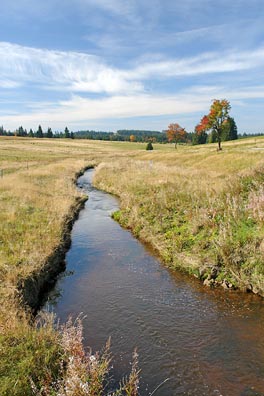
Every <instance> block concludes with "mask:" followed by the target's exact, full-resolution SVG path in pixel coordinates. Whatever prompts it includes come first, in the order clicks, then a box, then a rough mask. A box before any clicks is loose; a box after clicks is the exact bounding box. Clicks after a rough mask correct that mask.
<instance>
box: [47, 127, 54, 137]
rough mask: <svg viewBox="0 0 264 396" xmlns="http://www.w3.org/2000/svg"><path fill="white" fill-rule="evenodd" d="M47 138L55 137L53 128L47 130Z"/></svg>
mask: <svg viewBox="0 0 264 396" xmlns="http://www.w3.org/2000/svg"><path fill="white" fill-rule="evenodd" d="M47 138H53V132H52V129H51V128H48V130H47Z"/></svg>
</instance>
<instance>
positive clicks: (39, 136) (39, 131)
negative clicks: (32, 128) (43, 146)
mask: <svg viewBox="0 0 264 396" xmlns="http://www.w3.org/2000/svg"><path fill="white" fill-rule="evenodd" d="M36 137H37V138H43V131H42V128H41V125H39V127H38V130H37V132H36Z"/></svg>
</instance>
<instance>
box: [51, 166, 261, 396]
mask: <svg viewBox="0 0 264 396" xmlns="http://www.w3.org/2000/svg"><path fill="white" fill-rule="evenodd" d="M92 174H93V171H92V170H89V171H87V172H86V173H85V174H84V175H83V176H81V177H80V178H79V180H78V185H79V187H81V188H83V190H84V191H85V192H87V193H88V195H89V200H88V201H87V202H86V206H85V209H84V210H83V211H82V212H81V214H80V217H79V219H78V220H77V221H76V223H75V225H74V227H73V231H72V246H71V248H70V250H69V252H68V253H67V256H66V261H67V273H68V276H65V275H63V276H62V277H61V278H60V279H59V281H58V282H57V284H56V287H55V289H54V291H53V292H52V293H51V294H50V298H49V302H48V303H47V305H48V306H49V309H52V310H53V311H55V312H56V313H57V315H58V317H59V318H60V321H62V322H63V321H65V320H66V319H67V317H68V316H69V315H72V316H73V317H76V316H77V315H78V314H79V313H80V312H82V313H83V314H84V315H85V319H84V336H85V343H86V344H87V345H90V346H91V347H92V348H93V350H98V349H101V348H102V346H103V345H104V344H105V342H106V341H107V339H108V337H109V336H111V340H112V341H111V345H112V348H111V350H112V353H113V357H114V360H113V365H114V372H113V376H114V378H118V379H120V378H121V376H122V375H124V374H126V373H128V372H129V369H130V360H131V355H132V352H133V350H134V348H135V347H137V349H138V352H139V365H140V368H141V385H140V395H141V396H147V395H149V394H150V393H151V392H152V391H153V390H154V389H155V388H156V387H157V385H159V384H161V383H162V382H163V381H164V380H166V379H167V378H169V380H167V382H165V383H164V384H163V385H162V386H161V387H160V388H159V389H158V390H157V391H156V392H155V396H171V395H181V396H183V395H188V396H202V395H205V396H214V395H215V396H220V395H222V396H263V395H264V305H263V300H261V299H260V298H258V297H256V296H254V295H250V294H248V295H247V294H240V293H235V292H230V291H227V292H226V291H224V290H222V289H219V290H218V289H217V290H208V289H206V288H205V287H203V286H202V285H201V284H200V283H199V282H198V281H196V280H195V279H190V278H189V277H188V276H185V275H182V274H179V273H176V274H175V273H171V272H170V271H169V270H167V269H165V268H163V266H162V265H161V264H160V262H159V261H158V260H157V259H156V258H155V257H154V256H153V254H152V253H151V251H148V249H147V248H146V247H145V246H143V245H142V244H141V243H140V242H139V241H137V240H136V239H135V238H134V237H133V236H132V235H131V233H130V232H128V231H126V230H124V229H122V228H121V227H120V226H119V224H117V223H116V222H115V221H113V220H112V219H111V217H110V214H111V213H112V212H113V211H115V210H117V209H118V201H117V199H116V198H115V197H113V196H111V195H109V194H106V193H104V192H102V191H99V190H97V189H95V188H94V187H93V186H92V184H91V179H92Z"/></svg>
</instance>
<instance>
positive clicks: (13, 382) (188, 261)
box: [0, 138, 264, 395]
mask: <svg viewBox="0 0 264 396" xmlns="http://www.w3.org/2000/svg"><path fill="white" fill-rule="evenodd" d="M263 149H264V139H262V138H258V139H257V140H256V139H246V140H243V141H236V142H229V143H225V144H224V146H223V151H222V152H220V153H217V152H216V149H215V145H206V147H204V146H196V147H187V146H180V147H179V148H178V150H174V147H173V146H170V145H157V144H154V150H153V151H151V152H149V151H146V150H145V145H144V144H138V143H118V142H94V141H93V142H91V141H77V140H60V141H57V140H52V139H51V140H46V139H42V140H41V139H39V140H38V139H23V138H21V139H19V138H1V139H0V154H1V157H0V169H2V170H3V177H2V178H0V191H1V192H0V219H1V221H0V280H1V286H0V300H1V301H0V302H1V307H2V309H1V312H0V354H1V359H0V389H1V390H0V394H1V395H10V394H12V395H27V394H28V395H30V394H39V395H40V394H41V395H49V394H62V395H64V394H65V395H66V394H70V393H66V390H65V389H66V388H65V386H66V385H65V381H66V382H67V378H68V379H69V376H73V377H74V376H77V377H76V378H78V375H77V374H76V372H75V371H74V370H75V369H74V367H71V364H70V360H69V359H70V356H71V355H70V353H69V351H67V348H66V346H65V344H63V341H62V340H63V337H64V336H65V335H66V334H68V336H69V337H70V334H71V335H72V340H73V341H74V340H75V341H76V345H78V347H76V348H77V350H78V351H79V352H78V353H79V355H78V353H77V355H78V356H77V357H78V359H79V358H80V360H78V359H77V360H75V362H77V363H78V362H79V363H78V364H79V366H80V370H81V373H83V375H84V377H85V375H87V373H88V372H89V370H88V369H87V367H88V366H89V365H90V364H91V360H89V359H90V357H91V356H93V357H92V360H93V359H94V356H95V357H96V365H97V363H98V366H96V367H98V373H97V374H98V376H99V377H98V378H99V379H98V384H99V383H100V384H101V385H100V386H101V388H100V386H99V385H98V388H96V386H97V385H96V386H95V385H94V386H95V389H97V390H94V391H92V390H91V389H92V388H91V387H90V388H89V389H88V388H85V386H86V385H83V388H82V389H81V388H80V392H83V393H76V394H77V395H78V394H80V395H81V394H85V395H86V394H88V395H90V394H91V395H98V394H102V392H103V384H104V381H105V376H106V375H107V372H108V368H107V367H108V365H107V364H106V362H108V356H109V355H108V352H107V354H105V353H103V354H102V355H101V357H100V356H99V355H93V354H91V353H90V352H89V353H90V355H89V353H88V355H87V354H86V353H85V352H84V351H82V352H81V348H82V347H81V344H80V342H79V341H80V340H81V324H80V323H79V322H78V323H77V327H76V326H75V327H74V326H72V324H68V325H67V326H68V327H67V326H66V327H64V328H63V329H61V330H60V331H58V330H56V329H54V325H53V323H51V321H50V320H49V319H45V320H43V319H41V325H39V322H38V324H37V326H36V325H35V323H34V321H33V322H32V320H31V315H30V310H27V309H25V306H24V303H23V302H22V300H23V299H24V300H26V302H30V304H31V305H32V303H34V302H32V301H29V300H30V296H32V295H33V296H37V297H34V298H38V292H39V290H38V289H39V288H40V287H41V282H40V281H39V279H40V278H41V277H42V278H43V276H44V275H45V274H46V272H47V271H51V267H50V264H51V263H50V262H49V259H50V257H51V256H52V255H54V251H55V252H56V249H58V247H59V246H62V245H65V234H69V228H68V229H65V223H67V222H69V221H70V219H71V218H73V217H74V208H76V205H78V204H80V201H82V200H84V199H85V197H84V196H82V195H81V194H80V193H79V192H77V189H76V188H75V185H74V180H75V175H76V174H77V173H78V172H79V171H80V170H81V169H83V168H85V167H87V166H94V165H98V166H97V169H96V175H95V184H96V186H97V187H99V188H101V189H104V190H107V191H108V192H111V193H114V194H116V195H118V196H119V197H120V205H121V206H120V211H119V212H117V213H115V214H114V217H115V218H116V219H117V220H118V221H119V222H120V223H121V224H122V225H123V226H125V227H127V228H129V229H131V230H132V231H133V233H134V234H135V235H136V236H137V237H139V238H140V239H142V240H144V241H146V242H148V243H150V244H151V246H152V247H153V248H154V249H155V250H156V251H157V253H158V254H159V255H160V257H161V258H162V260H163V261H164V263H165V265H168V266H170V267H172V268H182V269H184V270H186V271H188V272H190V273H191V274H194V275H195V276H196V277H199V278H201V279H202V280H203V282H204V283H205V284H206V285H208V286H212V285H221V286H223V287H225V288H230V289H231V288H240V289H244V290H252V291H254V292H255V293H258V294H260V295H263V294H264V265H263V256H264V231H263V222H264V215H263V213H264V190H263V181H264V180H263V179H264V160H263ZM66 242H67V241H66ZM67 243H68V242H67ZM67 243H66V245H67ZM65 248H66V247H65ZM47 263H49V265H48V266H47ZM52 263H53V264H54V260H53V261H52ZM58 270H59V268H58ZM55 272H56V271H55ZM29 279H30V280H31V282H29V281H28V280H29ZM32 279H33V281H32ZM44 283H45V279H44ZM25 288H27V289H28V290H27V291H26V292H25ZM21 291H23V293H21ZM22 297H23V299H22ZM69 329H71V330H69ZM77 335H78V337H77ZM87 356H88V357H87ZM81 358H83V359H84V360H82V359H81ZM72 359H73V360H74V359H75V358H72ZM87 359H88V360H87ZM78 364H77V366H78ZM89 367H90V366H89ZM76 369H77V368H76ZM82 370H83V371H82ZM85 370H86V371H85ZM87 370H88V371H87ZM133 370H134V371H133ZM133 370H132V373H131V375H132V377H129V378H130V379H128V382H127V383H128V384H129V381H130V380H131V382H130V385H129V386H130V387H128V388H127V390H126V388H125V384H123V385H122V386H123V388H122V390H119V391H117V392H121V393H119V394H122V392H123V393H124V394H131V395H134V394H136V393H133V392H136V387H137V377H138V375H136V373H137V369H136V368H135V367H134V369H133ZM85 372H86V374H84V373H85ZM100 373H101V374H100ZM133 373H134V374H133ZM80 375H81V374H80ZM84 377H82V378H84ZM28 378H29V379H28ZM85 378H86V379H87V380H88V379H89V375H88V376H86V377H85ZM63 381H64V382H63ZM89 381H90V382H91V380H90V379H89ZM89 381H88V382H89ZM96 381H97V380H96ZM77 382H78V381H77ZM77 382H76V384H77ZM86 382H87V381H86ZM63 383H64V385H63ZM84 383H85V380H84V379H82V380H80V381H79V382H78V384H84ZM63 386H64V389H63ZM76 386H77V385H76ZM52 388H54V389H53V390H52ZM99 388H100V389H99ZM69 389H70V388H69ZM87 389H88V390H87ZM41 392H42V393H41ZM45 392H46V393H45ZM48 392H50V393H48ZM51 392H53V393H51ZM59 392H61V393H59ZM63 392H64V393H63ZM69 392H70V391H69ZM84 392H86V393H84ZM87 392H90V393H87ZM92 392H93V393H92ZM125 392H127V393H125ZM129 392H131V393H129ZM117 394H118V393H117Z"/></svg>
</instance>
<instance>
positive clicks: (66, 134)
mask: <svg viewBox="0 0 264 396" xmlns="http://www.w3.org/2000/svg"><path fill="white" fill-rule="evenodd" d="M64 137H65V138H67V139H69V138H70V137H71V135H70V132H69V129H68V128H67V127H66V128H65V130H64Z"/></svg>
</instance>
